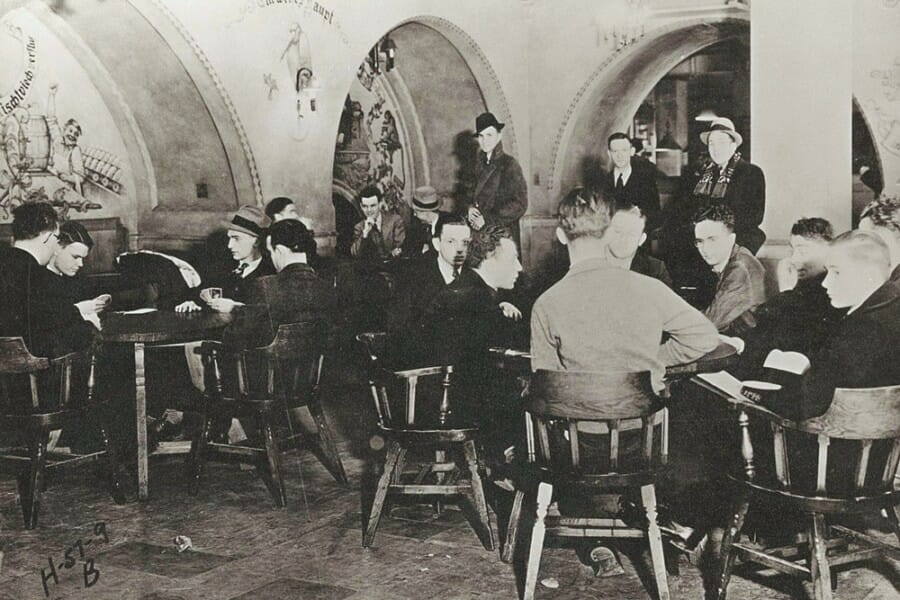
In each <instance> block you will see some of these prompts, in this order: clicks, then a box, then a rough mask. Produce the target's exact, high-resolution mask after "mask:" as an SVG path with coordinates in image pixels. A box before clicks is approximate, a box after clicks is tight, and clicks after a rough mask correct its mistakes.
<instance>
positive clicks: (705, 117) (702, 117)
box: [694, 108, 719, 121]
mask: <svg viewBox="0 0 900 600" xmlns="http://www.w3.org/2000/svg"><path fill="white" fill-rule="evenodd" d="M718 118H719V117H718V116H717V115H716V113H715V112H713V111H712V110H711V109H709V108H704V109H703V110H701V111H700V114H699V115H697V116H696V117H694V120H695V121H712V120H714V119H718Z"/></svg>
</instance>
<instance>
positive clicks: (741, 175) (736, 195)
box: [691, 159, 766, 254]
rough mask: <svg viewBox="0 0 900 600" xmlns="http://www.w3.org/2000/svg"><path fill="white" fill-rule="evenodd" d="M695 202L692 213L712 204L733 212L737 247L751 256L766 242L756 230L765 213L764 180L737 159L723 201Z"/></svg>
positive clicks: (752, 167)
mask: <svg viewBox="0 0 900 600" xmlns="http://www.w3.org/2000/svg"><path fill="white" fill-rule="evenodd" d="M695 183H696V182H695ZM694 200H695V202H694V204H695V210H699V209H700V208H702V207H705V206H709V205H710V204H712V203H718V202H721V203H723V204H726V205H727V206H728V207H729V208H730V209H731V210H732V211H733V212H734V232H735V234H737V243H738V244H739V245H741V246H743V247H744V248H747V249H748V250H749V251H750V252H751V253H752V254H756V253H757V252H758V251H759V249H760V247H761V246H762V245H763V243H764V242H765V241H766V234H765V233H763V231H762V229H760V228H759V226H760V224H762V220H763V216H764V215H765V212H766V178H765V176H764V175H763V172H762V169H760V168H759V167H757V166H756V165H754V164H752V163H748V162H747V161H745V160H744V159H740V160H739V161H738V162H737V164H736V165H735V167H734V174H733V175H732V177H731V181H730V182H729V183H728V187H727V188H726V189H725V197H724V198H721V199H720V198H710V197H709V196H695V197H694ZM691 216H693V215H691Z"/></svg>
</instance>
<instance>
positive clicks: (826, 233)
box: [738, 218, 843, 379]
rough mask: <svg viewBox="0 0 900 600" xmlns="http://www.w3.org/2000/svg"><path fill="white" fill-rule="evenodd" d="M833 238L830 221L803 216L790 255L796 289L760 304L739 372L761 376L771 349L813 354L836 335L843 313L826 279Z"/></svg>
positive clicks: (747, 375) (748, 376) (794, 232)
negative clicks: (828, 290) (830, 294)
mask: <svg viewBox="0 0 900 600" xmlns="http://www.w3.org/2000/svg"><path fill="white" fill-rule="evenodd" d="M831 238H832V229H831V223H829V222H828V221H826V220H825V219H819V218H811V219H800V220H799V221H797V222H796V223H794V226H793V227H792V228H791V237H790V244H791V256H790V258H789V259H788V260H789V261H790V265H791V268H792V270H793V271H794V272H795V273H796V275H797V284H796V286H794V289H791V290H785V291H783V292H781V293H780V294H778V295H777V296H775V297H774V298H771V299H770V300H768V301H767V302H765V303H763V304H761V305H759V306H758V307H757V308H756V309H755V310H754V311H753V316H754V318H755V320H756V327H755V328H754V329H752V330H750V331H748V332H747V335H746V336H745V338H744V341H745V342H746V345H745V348H744V352H743V353H742V354H741V362H740V365H739V368H738V370H739V371H740V374H741V377H742V378H745V379H749V378H756V377H759V376H760V369H761V368H762V365H763V363H764V361H765V358H766V356H767V355H768V354H769V352H770V351H772V350H775V349H779V350H785V351H796V352H801V353H803V354H806V355H807V356H809V355H810V354H811V353H812V352H814V351H815V350H817V349H818V348H820V347H821V346H822V344H823V343H824V342H825V340H826V339H828V337H829V336H830V335H831V333H832V331H833V330H834V327H835V325H836V324H837V322H838V320H839V319H840V318H841V317H842V316H843V311H842V310H840V309H837V308H834V307H833V306H832V305H831V301H830V300H829V299H828V294H827V293H826V292H825V288H824V287H822V282H823V281H824V280H825V275H826V274H827V271H826V269H825V257H826V254H827V252H828V244H829V242H830V241H831Z"/></svg>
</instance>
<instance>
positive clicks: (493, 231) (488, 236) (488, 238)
mask: <svg viewBox="0 0 900 600" xmlns="http://www.w3.org/2000/svg"><path fill="white" fill-rule="evenodd" d="M511 239H512V234H510V232H509V230H508V229H507V228H506V227H503V226H501V225H488V226H487V227H484V228H483V229H482V230H481V231H474V232H472V239H471V240H470V241H469V254H468V256H466V265H467V266H468V267H470V268H472V269H477V268H478V267H480V266H481V263H483V262H484V261H485V260H487V259H488V258H490V257H491V256H493V255H494V254H495V253H496V252H497V250H498V249H499V248H500V242H501V241H502V240H511Z"/></svg>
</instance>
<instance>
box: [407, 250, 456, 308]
mask: <svg viewBox="0 0 900 600" xmlns="http://www.w3.org/2000/svg"><path fill="white" fill-rule="evenodd" d="M445 287H447V284H446V283H444V277H443V276H442V275H441V271H440V269H439V268H438V254H437V252H430V253H428V254H425V255H423V256H421V257H420V258H418V259H416V260H413V261H410V263H409V264H408V265H407V266H406V268H405V269H403V271H402V272H401V273H400V281H399V285H398V286H397V306H396V308H397V310H396V311H395V312H397V313H398V314H402V319H403V321H405V322H406V323H409V324H411V325H418V324H420V323H421V321H422V317H423V316H424V314H425V311H426V309H427V308H428V306H429V305H430V303H431V301H432V300H434V299H435V297H437V295H438V294H439V293H440V292H441V290H443V289H444V288H445Z"/></svg>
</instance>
